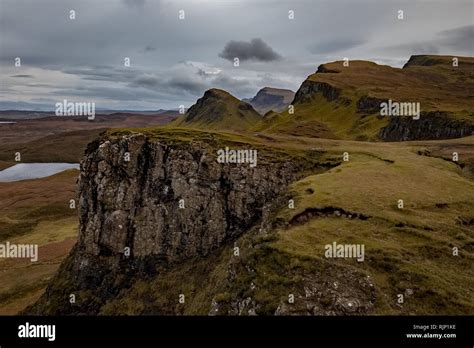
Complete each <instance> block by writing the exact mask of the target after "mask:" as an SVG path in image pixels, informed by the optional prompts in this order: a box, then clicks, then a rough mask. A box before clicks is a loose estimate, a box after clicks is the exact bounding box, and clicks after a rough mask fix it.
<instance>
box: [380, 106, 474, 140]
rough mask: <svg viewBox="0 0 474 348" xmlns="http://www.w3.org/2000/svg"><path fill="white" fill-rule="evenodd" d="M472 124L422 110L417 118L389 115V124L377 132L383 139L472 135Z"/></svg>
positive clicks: (417, 138) (444, 137)
mask: <svg viewBox="0 0 474 348" xmlns="http://www.w3.org/2000/svg"><path fill="white" fill-rule="evenodd" d="M473 131H474V125H473V124H472V123H468V122H463V121H461V120H456V119H453V118H450V117H449V115H448V114H447V113H444V112H438V111H433V112H422V113H421V114H420V119H419V120H413V119H412V118H411V117H390V121H389V124H388V125H387V126H386V127H384V128H382V129H381V130H380V132H379V136H380V138H381V139H383V140H385V141H404V140H428V139H450V138H461V137H466V136H469V135H472V133H473Z"/></svg>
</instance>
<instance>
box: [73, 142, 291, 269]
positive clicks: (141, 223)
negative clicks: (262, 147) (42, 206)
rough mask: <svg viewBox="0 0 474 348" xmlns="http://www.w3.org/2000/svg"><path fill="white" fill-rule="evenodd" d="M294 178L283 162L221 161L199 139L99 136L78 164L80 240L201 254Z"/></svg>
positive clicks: (146, 251) (247, 222)
mask: <svg viewBox="0 0 474 348" xmlns="http://www.w3.org/2000/svg"><path fill="white" fill-rule="evenodd" d="M126 152H129V153H130V161H129V162H126V161H124V160H123V158H124V156H125V154H126ZM262 167H263V168H262ZM292 177H293V169H292V168H291V167H290V166H289V165H288V164H280V165H271V166H270V165H268V167H265V165H261V166H260V165H259V166H258V170H257V169H254V168H251V167H250V166H249V165H248V164H240V165H237V166H236V165H230V164H227V165H222V164H220V163H218V162H217V161H216V157H215V154H213V153H210V151H209V148H206V147H205V146H204V145H203V144H196V143H195V144H183V145H181V146H180V147H178V148H177V147H173V146H169V145H166V144H163V143H160V142H153V143H150V142H148V139H147V138H146V137H145V136H143V135H133V136H130V137H125V138H123V139H121V140H118V141H115V142H113V141H105V142H104V143H102V144H100V145H99V146H98V147H97V148H96V149H91V151H90V152H89V154H88V155H87V157H86V158H85V160H84V162H83V163H82V171H81V177H80V182H79V189H80V206H81V214H80V223H81V230H80V238H79V247H80V248H83V250H84V252H85V253H87V254H91V255H96V256H99V255H115V256H121V255H122V254H123V250H124V248H125V247H127V246H128V247H130V251H131V255H132V256H133V257H144V256H149V255H153V256H155V257H158V258H159V259H162V260H163V261H165V262H173V261H179V260H180V259H182V258H189V257H193V256H198V255H199V256H205V255H207V254H208V253H209V252H210V251H212V250H213V249H215V248H217V247H218V246H220V245H221V244H222V243H223V242H225V241H226V240H229V239H232V238H235V237H236V236H238V235H239V234H240V233H242V232H243V231H245V229H246V228H248V227H249V226H251V225H252V224H253V223H254V222H255V221H256V220H257V219H258V218H259V217H260V216H259V215H260V209H261V207H262V206H263V205H264V203H265V202H266V201H268V200H271V199H272V197H274V196H275V195H276V194H277V193H278V192H279V191H280V190H282V189H283V188H285V187H286V185H287V183H288V182H289V180H290V179H291V178H292ZM180 200H182V201H181V202H180ZM180 203H181V207H180ZM183 207H184V208H183Z"/></svg>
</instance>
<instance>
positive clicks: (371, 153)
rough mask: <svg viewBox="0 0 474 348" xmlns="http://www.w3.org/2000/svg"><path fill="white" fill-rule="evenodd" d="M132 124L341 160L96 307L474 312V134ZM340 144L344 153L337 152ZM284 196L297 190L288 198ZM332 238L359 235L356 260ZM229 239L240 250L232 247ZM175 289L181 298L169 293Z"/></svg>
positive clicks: (158, 134)
mask: <svg viewBox="0 0 474 348" xmlns="http://www.w3.org/2000/svg"><path fill="white" fill-rule="evenodd" d="M139 131H140V132H146V133H147V134H148V135H154V137H155V138H156V139H157V140H159V139H161V140H163V141H185V142H188V141H193V140H196V141H197V140H206V141H208V142H209V143H211V144H216V145H218V146H221V145H222V144H226V143H228V142H232V143H234V144H237V143H239V144H240V145H245V144H248V145H251V146H253V147H255V148H258V149H260V148H261V149H266V151H268V153H274V154H275V156H278V154H279V153H284V154H285V155H288V154H292V155H297V154H298V153H304V152H305V151H316V152H320V153H325V158H332V159H337V158H339V159H340V160H341V164H340V165H339V166H337V167H335V168H332V169H330V170H328V171H326V172H324V173H313V174H311V173H310V174H309V175H307V176H305V177H304V178H302V179H301V180H299V181H297V182H295V183H293V184H292V185H291V187H290V188H289V189H288V192H287V194H286V195H285V196H283V197H281V198H280V200H278V201H275V202H273V204H274V206H273V209H272V213H271V216H269V217H268V219H267V221H265V223H264V224H261V223H260V222H259V224H257V225H256V226H255V227H254V228H253V229H252V230H251V231H249V232H247V233H246V234H244V235H243V236H242V237H240V238H239V239H238V240H237V241H236V243H235V244H233V245H227V246H224V247H222V248H221V249H220V250H218V251H217V252H215V253H214V254H213V255H211V256H210V257H208V258H195V259H191V260H188V261H186V262H184V263H182V264H179V265H175V266H173V267H170V268H164V269H163V270H162V271H161V272H160V274H159V275H158V276H152V277H150V278H142V277H141V278H137V279H135V280H134V281H133V282H132V283H133V285H132V286H131V287H130V288H127V289H123V290H122V291H121V292H120V293H119V295H118V296H117V297H115V298H114V299H111V300H110V301H108V303H107V304H106V305H105V306H104V307H103V308H102V310H101V313H102V314H119V313H126V314H151V313H163V314H208V313H209V312H212V313H214V314H222V313H227V314H229V313H230V314H252V313H257V314H274V313H276V312H277V313H285V314H291V313H298V314H305V313H307V314H433V315H434V314H461V313H463V314H470V313H472V312H473V311H474V301H473V298H474V297H473V296H472V289H473V288H474V281H473V279H474V272H473V271H472V267H470V266H471V265H472V262H473V261H474V253H473V249H472V245H473V244H474V230H473V225H472V224H473V221H474V215H473V212H474V201H473V200H472V197H474V182H473V181H472V173H471V171H470V169H467V171H466V168H469V167H468V163H469V162H470V161H471V160H472V158H473V156H474V137H469V138H464V139H456V140H449V141H424V142H406V143H365V142H357V141H343V140H329V139H314V138H311V137H290V136H282V135H276V134H274V135H264V134H260V135H254V136H250V135H245V136H242V137H240V136H239V135H238V134H236V133H219V132H199V131H196V130H189V129H178V128H176V129H172V130H170V129H163V128H157V129H144V130H139ZM129 132H130V131H129V130H118V131H111V132H110V135H114V134H115V135H117V136H119V135H122V134H125V133H129ZM453 149H455V150H457V151H458V152H459V156H460V157H459V158H460V160H459V162H457V163H454V162H452V161H451V160H450V159H449V156H448V154H449V152H450V151H452V150H453ZM344 152H347V153H348V154H349V160H348V161H342V156H343V153H344ZM288 199H294V200H295V207H294V208H290V207H288ZM399 199H402V200H403V203H404V207H403V209H400V208H398V200H399ZM333 242H337V243H350V244H363V245H364V246H365V260H364V262H357V261H356V260H354V259H328V258H326V257H325V255H324V251H325V249H324V247H325V245H326V244H331V243H333ZM234 246H238V247H239V248H240V255H239V256H238V257H236V256H233V247H234ZM453 247H457V248H458V249H459V255H458V256H455V255H453ZM183 277H184V278H186V279H187V281H186V283H183V282H182V279H183ZM180 293H183V294H185V296H186V304H185V305H182V304H179V303H178V302H177V296H178V294H180ZM289 294H294V295H295V303H294V304H291V305H290V304H288V301H287V299H288V295H289ZM399 294H403V296H404V303H403V304H400V303H398V302H397V299H398V295H399ZM239 308H240V309H239ZM334 308H336V309H334Z"/></svg>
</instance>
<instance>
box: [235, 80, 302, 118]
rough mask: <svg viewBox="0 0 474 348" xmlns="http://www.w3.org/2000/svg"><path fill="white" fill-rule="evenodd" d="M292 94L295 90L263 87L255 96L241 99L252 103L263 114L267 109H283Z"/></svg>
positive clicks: (286, 106) (288, 103) (277, 110)
mask: <svg viewBox="0 0 474 348" xmlns="http://www.w3.org/2000/svg"><path fill="white" fill-rule="evenodd" d="M294 96H295V92H293V91H291V90H289V89H280V88H272V87H264V88H262V89H261V90H260V91H258V93H257V94H256V95H255V97H253V98H250V99H243V101H245V102H247V103H249V104H250V105H252V106H253V108H254V109H255V110H257V112H259V113H260V114H261V115H265V114H266V113H267V112H268V111H276V112H282V111H285V110H286V109H287V108H288V105H290V103H291V102H292V101H293V98H294Z"/></svg>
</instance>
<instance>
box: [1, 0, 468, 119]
mask: <svg viewBox="0 0 474 348" xmlns="http://www.w3.org/2000/svg"><path fill="white" fill-rule="evenodd" d="M71 10H73V11H75V19H71V18H70V16H71V12H70V11H71ZM180 10H183V11H184V19H180V18H179V17H180V14H181V15H182V14H183V12H180ZM399 10H403V11H404V13H403V15H404V19H403V20H399V19H398V18H397V16H398V11H399ZM289 11H294V18H293V19H291V18H289ZM473 18H474V1H472V0H449V1H448V0H416V1H415V0H409V1H396V0H360V1H359V0H323V1H321V0H291V1H290V0H260V1H258V0H220V1H219V0H184V1H176V0H173V1H171V0H101V1H95V0H80V1H79V0H72V1H71V0H41V1H39V0H0V20H1V23H0V79H1V84H0V108H3V109H5V108H11V107H17V108H28V109H30V108H38V109H45V108H47V109H54V104H55V103H56V102H58V101H62V100H64V99H67V100H68V101H87V102H95V103H96V108H112V109H135V110H156V109H160V108H163V109H176V108H178V107H179V105H185V106H186V107H188V106H190V105H192V104H193V103H194V102H195V101H196V99H197V98H199V97H200V96H202V94H203V93H204V91H205V90H206V89H209V88H212V87H216V88H222V89H225V90H227V91H229V92H230V93H232V94H234V95H235V96H236V97H238V98H244V97H250V96H253V95H255V93H256V92H257V91H258V90H259V89H260V88H262V87H265V86H272V87H279V88H289V89H292V90H294V91H296V90H297V89H298V87H299V85H300V84H301V82H302V81H304V79H305V78H306V76H308V75H309V74H311V73H313V72H314V71H315V70H316V69H317V66H318V65H319V64H321V63H324V62H327V61H334V60H341V59H343V58H344V57H348V58H349V59H367V60H372V61H376V62H378V63H383V64H389V65H393V66H397V67H401V66H402V65H403V63H404V62H405V61H406V60H407V59H408V58H409V57H410V55H412V54H423V53H426V54H449V55H464V56H474V46H473V45H474V43H473V42H474V40H473V37H474V23H473V21H474V19H473ZM16 57H19V58H20V59H21V66H20V67H15V58H16ZM127 57H128V58H129V59H130V66H125V65H124V62H125V59H126V58H127ZM235 57H238V58H239V59H240V65H239V66H238V67H235V66H234V58H235Z"/></svg>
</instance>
